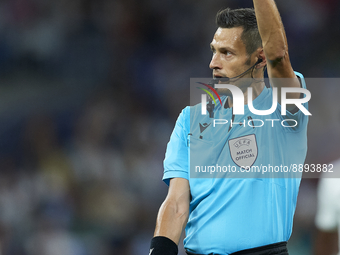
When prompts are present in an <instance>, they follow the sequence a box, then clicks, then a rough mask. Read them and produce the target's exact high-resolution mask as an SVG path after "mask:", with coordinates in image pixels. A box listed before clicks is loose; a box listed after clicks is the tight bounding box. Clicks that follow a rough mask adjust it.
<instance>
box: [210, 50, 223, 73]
mask: <svg viewBox="0 0 340 255" xmlns="http://www.w3.org/2000/svg"><path fill="white" fill-rule="evenodd" d="M209 68H210V69H222V65H221V60H220V54H218V52H216V53H214V54H213V56H212V58H211V61H210V64H209Z"/></svg>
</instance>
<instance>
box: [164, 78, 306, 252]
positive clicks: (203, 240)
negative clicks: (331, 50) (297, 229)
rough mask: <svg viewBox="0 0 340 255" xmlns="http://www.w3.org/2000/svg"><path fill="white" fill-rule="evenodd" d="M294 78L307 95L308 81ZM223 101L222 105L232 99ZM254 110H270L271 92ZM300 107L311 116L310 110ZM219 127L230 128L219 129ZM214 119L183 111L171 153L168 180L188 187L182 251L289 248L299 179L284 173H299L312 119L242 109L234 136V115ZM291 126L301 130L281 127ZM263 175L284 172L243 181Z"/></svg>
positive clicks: (225, 112) (220, 111)
mask: <svg viewBox="0 0 340 255" xmlns="http://www.w3.org/2000/svg"><path fill="white" fill-rule="evenodd" d="M296 75H297V76H298V77H299V78H300V81H301V84H302V87H303V88H306V85H305V80H304V78H303V76H302V75H301V74H299V73H296ZM222 99H223V102H222V103H223V105H224V104H225V101H226V100H227V98H226V97H223V98H222ZM253 105H254V108H255V109H258V110H267V109H270V108H271V105H272V89H270V88H269V89H268V88H266V87H265V88H264V89H263V91H262V92H261V94H260V95H259V96H258V97H257V98H256V99H254V101H253ZM303 105H304V107H305V108H307V109H308V105H307V103H305V104H303ZM214 119H220V120H228V123H227V124H216V123H217V122H215V125H214V122H213V120H214ZM214 119H212V118H209V115H207V116H205V115H201V105H200V104H199V105H196V106H193V107H186V108H185V109H184V110H183V111H182V112H181V114H180V116H179V117H178V120H177V122H176V125H175V128H174V130H173V133H172V135H171V138H170V141H169V143H168V146H167V151H166V156H165V160H164V176H163V180H164V181H165V182H166V183H167V184H169V180H170V179H171V178H176V177H180V178H185V179H188V180H189V184H190V192H191V197H192V199H191V202H190V214H189V219H188V223H187V226H186V228H185V231H186V238H185V240H184V247H185V248H186V249H187V250H188V251H190V252H193V253H200V254H209V253H216V254H230V253H233V252H236V251H240V250H244V249H249V248H254V247H258V246H263V245H268V244H271V243H276V242H282V241H287V240H288V239H289V237H290V235H291V232H292V226H293V216H294V211H295V207H296V199H297V195H298V190H299V185H300V180H301V174H299V173H298V174H296V173H295V174H294V175H289V174H287V172H285V173H283V170H286V171H293V170H295V171H296V169H297V167H298V164H303V163H304V160H305V157H306V152H307V123H308V116H305V115H304V114H303V113H302V112H301V111H300V110H299V111H297V112H296V113H295V114H291V113H289V112H288V111H287V115H286V116H282V115H281V107H280V105H278V107H277V109H276V111H275V112H273V113H272V114H271V115H269V116H268V115H266V116H259V115H254V114H253V113H251V112H250V111H249V109H248V106H247V105H245V112H244V115H242V116H241V115H236V116H234V120H233V122H234V124H233V125H232V128H231V129H230V121H231V120H232V119H233V116H232V109H230V108H227V109H225V108H223V107H221V105H217V106H216V107H215V109H214ZM268 119H270V120H275V121H268ZM287 119H291V120H295V121H296V122H292V121H287V122H283V125H285V126H295V127H284V126H283V125H282V121H285V120H287ZM261 120H262V121H263V123H264V124H263V125H262V122H261ZM220 122H221V121H220ZM296 124H297V125H296ZM261 125H262V126H261ZM223 167H224V168H223ZM247 167H248V168H247ZM265 167H267V171H268V172H269V171H270V170H271V171H273V169H274V168H275V167H276V170H279V172H275V173H271V174H270V173H269V174H268V172H267V175H263V174H262V173H261V172H246V173H240V171H242V170H244V169H255V170H256V169H257V170H258V169H260V170H264V169H265ZM270 167H272V168H270ZM280 167H281V168H280ZM231 169H233V170H234V171H235V172H233V171H231ZM273 172H274V171H273ZM280 174H281V175H280ZM221 177H224V178H221ZM264 177H266V178H264ZM268 177H272V178H268ZM275 177H280V178H275ZM283 177H287V178H283ZM291 177H294V178H291Z"/></svg>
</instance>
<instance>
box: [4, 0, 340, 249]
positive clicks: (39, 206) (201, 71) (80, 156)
mask: <svg viewBox="0 0 340 255" xmlns="http://www.w3.org/2000/svg"><path fill="white" fill-rule="evenodd" d="M251 5H252V1H250V0H247V1H246V0H237V1H236V0H235V1H232V0H223V1H222V0H215V1H208V0H182V1H179V0H162V1H156V0H139V1H138V0H72V1H66V0H59V1H52V0H2V1H1V2H0V141H1V142H0V250H1V255H33V254H35V255H57V254H63V255H71V254H72V255H92V254H93V255H94V254H96V255H98V254H99V255H111V254H120V255H132V254H134V255H139V254H141V255H142V254H148V250H149V249H148V247H149V241H150V239H151V237H152V234H153V230H154V226H155V220H156V215H157V211H158V208H159V206H160V204H161V202H162V201H163V199H164V197H165V195H166V192H167V186H166V185H165V184H164V183H163V182H162V181H161V178H162V171H163V168H162V161H163V158H164V153H165V148H166V144H167V142H168V139H169V136H170V134H171V132H172V128H173V126H174V123H175V120H176V118H177V116H178V114H179V113H180V111H181V109H182V108H184V107H185V106H186V105H187V104H188V88H189V79H190V77H209V76H210V75H211V71H210V70H209V68H208V64H209V61H210V58H211V52H210V48H209V43H210V41H211V38H212V36H213V33H214V32H215V24H214V17H215V14H216V12H217V11H218V10H219V9H221V8H223V7H250V6H251ZM278 6H279V10H280V12H281V15H282V18H283V22H284V24H285V28H286V32H287V36H288V41H289V48H290V56H291V62H292V64H293V67H294V69H295V70H297V71H299V72H301V73H303V74H304V75H305V77H324V78H325V77H337V76H339V70H340V60H339V59H340V48H339V45H340V44H339V42H340V32H339V28H338V25H339V24H340V15H339V10H340V8H339V1H337V0H327V1H326V0H285V1H278ZM321 88H322V84H321V85H320V87H318V88H316V87H313V88H311V92H312V101H311V102H310V107H311V108H310V109H311V112H312V113H313V117H312V118H311V122H310V126H309V152H308V156H307V162H308V163H328V162H330V161H331V160H334V159H336V158H337V157H338V156H339V151H340V148H339V144H340V137H339V133H338V130H339V128H340V125H339V123H340V106H339V105H340V104H339V103H338V100H337V99H336V97H335V96H336V95H339V93H340V90H339V88H337V87H336V86H334V87H332V88H329V89H328V87H327V88H326V89H323V90H322V91H321ZM325 102H327V103H326V104H325ZM328 110H331V111H332V112H330V111H328ZM326 111H327V114H326ZM316 185H317V179H304V180H303V181H302V184H301V190H300V194H299V198H298V207H297V211H296V215H295V224H294V231H293V236H292V238H291V242H290V244H289V245H290V249H291V251H290V254H292V255H308V254H312V252H313V243H314V238H315V227H314V215H315V209H316ZM181 254H182V253H181Z"/></svg>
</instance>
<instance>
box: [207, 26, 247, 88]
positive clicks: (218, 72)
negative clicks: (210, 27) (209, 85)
mask: <svg viewBox="0 0 340 255" xmlns="http://www.w3.org/2000/svg"><path fill="white" fill-rule="evenodd" d="M242 32H243V28H242V27H235V28H218V29H217V31H216V33H215V35H214V38H213V40H212V42H211V44H210V47H211V50H212V52H213V56H212V59H211V62H210V65H209V67H210V68H211V69H212V70H213V77H214V78H221V77H229V78H232V77H235V76H238V75H240V74H242V73H243V72H244V71H246V70H247V69H248V68H249V67H250V66H251V65H250V59H249V58H250V56H249V55H248V54H247V51H246V46H245V44H244V43H243V41H242V40H241V35H242ZM250 77H251V72H248V73H246V74H245V75H244V76H242V78H250ZM231 82H232V80H231ZM229 84H231V83H230V82H229Z"/></svg>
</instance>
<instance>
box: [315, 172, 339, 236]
mask: <svg viewBox="0 0 340 255" xmlns="http://www.w3.org/2000/svg"><path fill="white" fill-rule="evenodd" d="M339 187H340V179H332V178H321V179H320V181H319V186H318V207H317V213H316V217H315V225H316V227H317V228H319V229H321V230H324V231H333V230H336V228H337V227H338V225H339V221H340V192H339V191H340V190H339Z"/></svg>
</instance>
